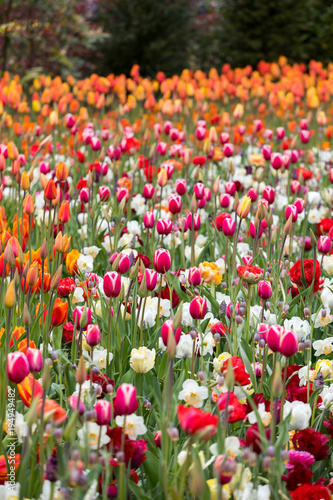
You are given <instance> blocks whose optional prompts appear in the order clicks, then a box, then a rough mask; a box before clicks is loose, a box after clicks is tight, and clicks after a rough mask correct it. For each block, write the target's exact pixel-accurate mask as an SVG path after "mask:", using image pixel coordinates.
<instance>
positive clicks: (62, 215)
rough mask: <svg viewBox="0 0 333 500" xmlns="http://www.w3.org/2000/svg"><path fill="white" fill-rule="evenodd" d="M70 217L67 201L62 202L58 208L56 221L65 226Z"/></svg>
mask: <svg viewBox="0 0 333 500" xmlns="http://www.w3.org/2000/svg"><path fill="white" fill-rule="evenodd" d="M70 217H71V211H70V208H69V203H68V201H66V200H64V201H63V202H62V204H61V205H60V207H59V213H58V221H59V222H61V223H62V224H65V223H66V222H68V221H69V219H70Z"/></svg>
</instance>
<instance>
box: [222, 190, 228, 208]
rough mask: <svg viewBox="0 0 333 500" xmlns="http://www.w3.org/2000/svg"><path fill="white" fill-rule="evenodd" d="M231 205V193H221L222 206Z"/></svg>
mask: <svg viewBox="0 0 333 500" xmlns="http://www.w3.org/2000/svg"><path fill="white" fill-rule="evenodd" d="M229 205H230V195H229V194H227V193H221V194H220V206H221V208H229Z"/></svg>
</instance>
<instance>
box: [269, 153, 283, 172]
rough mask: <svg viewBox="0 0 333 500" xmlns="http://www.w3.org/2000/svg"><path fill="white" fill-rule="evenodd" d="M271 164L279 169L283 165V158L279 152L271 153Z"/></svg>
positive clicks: (275, 168)
mask: <svg viewBox="0 0 333 500" xmlns="http://www.w3.org/2000/svg"><path fill="white" fill-rule="evenodd" d="M271 165H272V167H273V168H274V170H280V168H281V167H282V165H283V158H282V154H281V153H272V155H271Z"/></svg>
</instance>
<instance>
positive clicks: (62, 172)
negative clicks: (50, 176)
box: [56, 161, 68, 182]
mask: <svg viewBox="0 0 333 500" xmlns="http://www.w3.org/2000/svg"><path fill="white" fill-rule="evenodd" d="M67 177H68V167H67V165H66V164H65V163H63V162H62V161H61V162H60V163H59V164H58V165H57V168H56V178H57V179H58V181H60V182H64V181H65V180H66V179H67Z"/></svg>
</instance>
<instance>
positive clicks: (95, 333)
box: [86, 324, 101, 347]
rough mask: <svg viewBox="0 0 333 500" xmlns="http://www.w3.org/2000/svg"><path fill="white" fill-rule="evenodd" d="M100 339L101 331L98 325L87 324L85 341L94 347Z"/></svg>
mask: <svg viewBox="0 0 333 500" xmlns="http://www.w3.org/2000/svg"><path fill="white" fill-rule="evenodd" d="M100 341H101V331H100V328H99V326H98V325H91V324H90V325H88V326H87V331H86V342H87V344H88V345H90V346H91V347H95V346H96V345H98V344H99V343H100Z"/></svg>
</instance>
